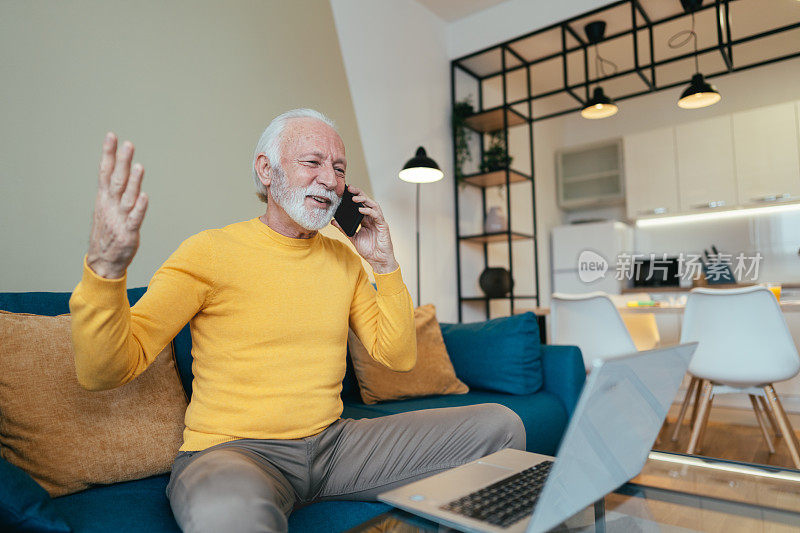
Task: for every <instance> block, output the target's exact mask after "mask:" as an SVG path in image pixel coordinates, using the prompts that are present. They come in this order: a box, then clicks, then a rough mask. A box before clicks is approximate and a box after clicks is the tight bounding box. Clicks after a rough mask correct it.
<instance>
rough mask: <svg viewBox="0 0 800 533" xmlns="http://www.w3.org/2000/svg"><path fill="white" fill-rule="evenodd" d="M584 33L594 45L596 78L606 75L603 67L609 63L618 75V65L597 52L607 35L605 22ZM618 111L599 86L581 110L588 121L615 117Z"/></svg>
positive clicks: (594, 24) (587, 26) (585, 29)
mask: <svg viewBox="0 0 800 533" xmlns="http://www.w3.org/2000/svg"><path fill="white" fill-rule="evenodd" d="M583 31H584V32H585V33H586V38H587V39H588V40H589V43H590V44H593V45H594V64H595V74H596V76H597V77H598V78H600V77H601V73H602V76H605V75H606V73H605V67H604V66H603V65H604V63H608V64H609V65H611V66H613V67H614V73H616V71H617V65H615V64H614V63H613V62H611V61H609V60H607V59H604V58H603V57H601V56H600V52H598V51H597V43H599V42H600V41H602V40H603V37H604V36H605V33H606V23H605V21H602V20H595V21H592V22H590V23H588V24H587V25H586V26H584V28H583ZM587 82H588V80H587ZM617 111H619V108H618V107H617V105H616V104H615V103H614V101H613V100H612V99H611V98H609V97H608V96H606V94H605V93H604V92H603V88H602V87H600V86H599V85H598V86H597V87H595V88H594V92H593V93H592V97H591V98H589V100H588V101H587V102H586V105H585V106H583V109H581V116H582V117H583V118H588V119H599V118H606V117H610V116H611V115H615V114H616V113H617Z"/></svg>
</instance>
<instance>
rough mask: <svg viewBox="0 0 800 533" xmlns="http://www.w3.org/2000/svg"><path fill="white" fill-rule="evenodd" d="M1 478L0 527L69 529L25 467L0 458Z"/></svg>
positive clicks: (54, 531) (45, 532)
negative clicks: (21, 467)
mask: <svg viewBox="0 0 800 533" xmlns="http://www.w3.org/2000/svg"><path fill="white" fill-rule="evenodd" d="M0 480H2V482H0V531H26V532H31V533H33V532H36V531H40V532H42V533H48V532H52V533H65V532H69V531H70V528H69V526H68V525H67V523H66V522H65V521H64V519H63V518H62V517H61V516H60V515H59V514H58V511H57V510H56V509H55V507H53V505H52V503H51V501H50V495H49V494H47V491H46V490H44V489H43V488H42V487H41V486H39V485H38V484H37V483H36V482H35V481H34V480H33V478H31V477H30V476H29V475H28V474H27V473H25V471H24V470H22V469H20V468H18V467H16V466H14V465H12V464H11V463H9V462H8V461H6V460H4V459H0Z"/></svg>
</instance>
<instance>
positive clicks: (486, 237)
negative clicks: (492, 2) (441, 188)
mask: <svg viewBox="0 0 800 533" xmlns="http://www.w3.org/2000/svg"><path fill="white" fill-rule="evenodd" d="M497 48H498V49H499V50H500V53H501V56H502V57H501V64H502V69H501V70H502V71H501V73H500V76H501V77H502V78H501V79H502V82H501V86H502V100H503V104H502V105H500V106H495V107H490V108H484V94H483V92H484V91H483V80H482V79H481V77H479V76H477V75H475V74H474V73H472V72H471V71H470V70H469V69H467V68H464V67H463V66H462V65H460V64H459V60H454V61H452V63H451V73H450V75H451V77H450V79H451V100H452V105H453V106H455V104H456V92H457V91H456V83H457V80H456V71H457V69H460V70H461V71H462V72H464V73H466V74H467V75H469V76H470V77H472V78H473V79H474V80H475V82H476V83H477V100H478V103H477V105H478V110H477V112H476V113H474V114H473V115H470V116H469V117H467V119H466V123H467V127H468V128H469V129H470V130H472V131H473V132H475V133H477V134H478V135H479V137H480V142H479V147H480V154H479V159H483V155H484V144H485V143H484V141H485V135H488V134H491V133H495V132H501V134H502V137H503V141H504V145H505V150H506V156H508V151H509V142H508V132H509V128H515V127H527V128H528V143H529V145H530V146H529V152H530V173H525V172H521V171H519V170H517V169H513V168H509V167H507V168H505V169H502V170H496V171H492V172H478V173H472V174H464V175H463V176H462V179H461V180H454V182H455V215H456V264H457V269H456V270H457V287H458V320H459V322H462V321H463V315H464V308H463V306H464V305H465V304H472V305H476V304H477V305H483V307H484V310H485V314H486V318H487V319H489V318H492V317H491V310H490V306H491V301H492V300H507V301H508V302H509V306H510V313H511V314H514V312H515V310H516V309H515V304H516V303H517V300H521V299H524V300H526V301H527V302H530V301H531V300H533V301H535V306H536V307H538V306H539V295H538V287H539V268H538V263H539V254H538V250H537V241H536V216H535V214H536V189H535V187H534V183H533V182H534V178H533V175H534V165H533V122H532V121H531V120H530V119H529V117H530V116H531V108H532V103H531V98H530V97H531V96H533V95H532V94H531V83H530V72H528V81H527V89H528V96H529V98H528V101H527V108H528V109H527V116H526V115H524V114H522V113H520V112H519V111H518V110H517V109H514V108H512V107H511V106H510V105H509V103H508V100H509V99H508V86H507V82H506V75H505V74H504V73H505V71H506V66H507V61H506V57H507V55H510V56H511V57H514V58H515V61H519V60H522V58H520V57H519V55H518V54H516V52H514V51H513V50H512V49H511V48H509V47H507V46H504V45H500V46H498V47H497ZM455 135H456V134H455V131H454V132H453V146H454V154H453V157H454V161H455V144H456V143H455ZM456 164H458V163H457V161H456ZM521 182H529V183H530V189H531V206H532V212H531V218H530V220H531V222H532V227H531V229H530V231H516V230H514V229H512V227H511V194H512V189H511V184H512V183H521ZM462 187H472V188H477V189H478V190H480V195H481V221H483V220H484V219H485V217H486V213H487V210H486V208H487V202H486V192H487V190H490V189H492V188H497V187H505V190H506V198H505V215H506V219H507V229H506V231H499V232H493V233H480V234H462V233H461V232H460V227H459V226H460V224H459V221H460V201H459V200H460V195H461V192H462V190H461V188H462ZM519 241H528V242H529V243H530V246H532V248H533V265H532V268H533V278H534V283H535V288H536V291H535V292H534V293H533V294H531V293H530V292H529V291H524V292H522V291H520V292H517V291H518V289H517V288H516V287H515V288H514V289H512V291H511V293H510V294H509V295H508V296H504V297H502V298H489V297H486V296H478V295H474V296H473V295H464V294H462V290H461V281H462V279H461V276H462V269H461V266H462V265H461V261H462V257H461V247H462V246H479V247H482V251H483V267H484V268H487V267H489V266H490V265H489V246H490V245H492V244H494V243H505V244H506V246H507V249H508V271H509V273H510V274H511V278H512V279H515V278H514V262H513V248H514V247H513V243H514V242H519ZM526 307H527V308H529V307H531V305H530V303H528V304H527V305H526Z"/></svg>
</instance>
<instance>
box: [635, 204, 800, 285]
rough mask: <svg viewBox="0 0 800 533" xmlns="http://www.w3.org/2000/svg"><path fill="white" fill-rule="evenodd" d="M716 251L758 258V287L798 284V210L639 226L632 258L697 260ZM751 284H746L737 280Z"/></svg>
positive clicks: (799, 221)
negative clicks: (690, 256) (652, 255)
mask: <svg viewBox="0 0 800 533" xmlns="http://www.w3.org/2000/svg"><path fill="white" fill-rule="evenodd" d="M712 244H713V245H716V247H717V249H718V250H719V252H720V253H721V254H732V255H733V256H736V255H738V254H739V253H743V254H744V256H745V257H754V256H755V255H756V254H757V253H760V254H761V256H762V259H761V260H760V262H759V265H758V273H757V274H758V276H757V279H756V281H758V282H767V281H774V282H784V283H800V255H798V250H800V206H798V209H797V210H792V211H782V212H776V213H761V214H756V215H751V216H738V217H732V218H722V219H718V218H712V219H707V220H692V221H687V222H678V223H673V224H664V225H654V226H637V227H636V230H635V246H636V250H635V251H636V253H644V254H650V253H656V254H658V256H659V257H660V255H661V254H662V253H667V254H668V255H669V256H677V255H679V254H680V253H684V254H700V253H702V252H703V250H704V249H706V250H708V251H709V252H710V251H711V245H712ZM740 281H750V280H740Z"/></svg>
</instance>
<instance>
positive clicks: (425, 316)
mask: <svg viewBox="0 0 800 533" xmlns="http://www.w3.org/2000/svg"><path fill="white" fill-rule="evenodd" d="M414 319H415V322H416V336H417V362H416V364H415V365H414V368H412V369H411V370H410V371H408V372H396V371H394V370H391V369H389V368H387V367H385V366H384V365H383V364H381V363H379V362H377V361H375V360H374V359H373V358H372V357H371V356H370V355H369V351H368V350H367V348H366V347H365V346H364V345H363V344H362V343H361V341H360V340H359V338H358V337H357V336H356V334H355V333H354V332H353V330H350V332H349V334H348V337H347V345H348V347H349V349H350V354H351V355H352V358H353V366H354V367H355V371H356V376H358V385H359V388H360V389H361V398H362V399H363V400H364V403H366V404H373V403H376V402H381V401H385V400H399V399H403V398H415V397H418V396H431V395H434V394H465V393H467V392H469V389H468V388H467V386H466V385H464V383H462V382H461V381H460V380H459V379H458V378H457V377H456V373H455V371H454V370H453V364H452V363H451V362H450V357H448V355H447V349H446V348H445V346H444V340H442V331H441V329H439V322H438V321H437V320H436V308H435V307H434V306H433V305H431V304H428V305H423V306H420V307H418V308H417V309H416V310H415V311H414Z"/></svg>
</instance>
